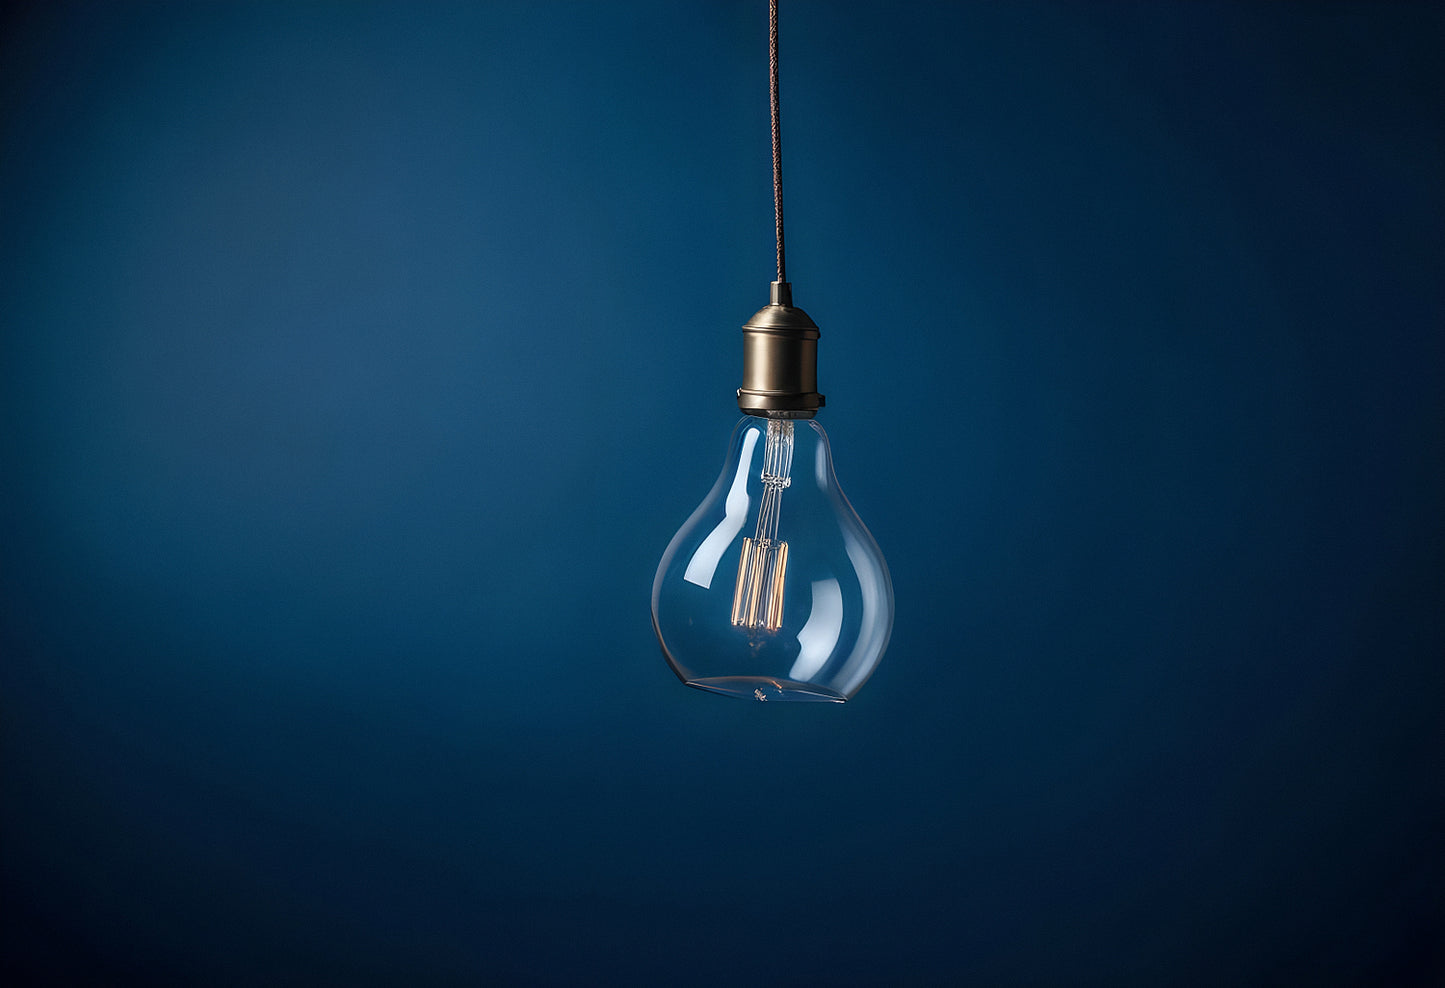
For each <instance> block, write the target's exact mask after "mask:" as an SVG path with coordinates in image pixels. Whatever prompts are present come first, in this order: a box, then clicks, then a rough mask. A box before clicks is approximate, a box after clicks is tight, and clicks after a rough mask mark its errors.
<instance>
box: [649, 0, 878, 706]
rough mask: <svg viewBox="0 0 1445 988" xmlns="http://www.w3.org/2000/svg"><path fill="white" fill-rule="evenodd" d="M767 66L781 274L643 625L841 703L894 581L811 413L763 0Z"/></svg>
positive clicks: (699, 651) (725, 670) (749, 672)
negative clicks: (726, 429) (700, 495)
mask: <svg viewBox="0 0 1445 988" xmlns="http://www.w3.org/2000/svg"><path fill="white" fill-rule="evenodd" d="M769 70H770V76H771V85H770V94H771V97H772V124H773V207H774V215H775V219H776V230H777V248H778V280H777V281H775V282H773V284H772V289H771V293H770V297H769V302H768V305H766V306H764V307H763V308H762V309H760V310H758V312H757V313H756V314H755V315H754V316H753V317H752V318H751V319H749V320H748V322H747V323H746V324H744V326H743V386H742V387H740V388H739V389H738V393H737V394H738V407H739V408H740V409H741V410H742V412H743V413H744V414H743V419H742V420H741V421H740V422H739V423H738V424H737V427H736V428H735V429H734V430H733V435H732V441H731V443H730V444H729V446H728V455H727V460H726V461H725V462H724V464H723V470H722V473H721V475H719V477H718V479H717V483H716V484H714V485H713V488H712V490H711V491H710V492H709V493H708V496H707V497H706V498H705V499H704V500H703V502H702V504H700V505H699V506H698V508H697V510H696V511H694V512H693V513H692V517H691V518H689V519H688V520H687V522H686V523H685V524H684V525H683V526H682V528H681V529H679V530H678V533H677V534H676V535H674V536H673V537H672V541H671V542H670V543H669V544H668V547H667V551H666V552H664V553H663V555H662V562H661V563H660V564H659V565H658V567H657V576H656V578H655V579H654V580H653V583H652V626H653V630H655V631H656V632H657V639H658V641H659V642H660V643H661V645H662V652H663V655H665V656H666V657H667V661H668V664H669V665H671V666H672V669H673V671H674V672H676V673H677V675H678V678H679V679H681V680H682V681H683V682H684V683H686V684H687V685H689V686H695V687H697V688H698V689H703V690H709V691H711V692H714V693H723V694H726V695H728V696H738V697H746V698H750V699H756V700H822V701H832V702H835V703H841V702H843V701H845V700H847V699H848V698H849V697H851V696H853V695H854V694H855V693H857V691H858V690H859V689H860V688H861V687H862V686H863V684H864V683H865V682H866V681H867V679H868V677H869V675H871V674H872V672H873V670H874V669H875V668H877V666H878V663H879V661H880V660H881V659H882V658H883V651H884V649H886V648H887V647H888V636H889V634H890V632H891V631H892V629H893V585H892V583H891V581H890V580H889V577H888V565H887V563H885V562H884V561H883V553H882V552H881V551H880V550H879V548H878V543H877V542H875V541H874V540H873V536H872V535H870V534H869V533H868V529H867V528H865V527H864V525H863V522H862V521H861V520H859V518H858V515H857V513H856V512H854V510H853V507H852V505H850V504H849V503H848V499H847V497H845V496H844V495H843V491H842V488H840V487H839V486H838V478H837V477H836V476H835V475H834V472H833V454H832V451H831V449H830V448H829V445H828V434H827V433H826V432H824V431H823V427H822V426H821V425H819V424H818V422H817V421H816V420H815V419H814V415H815V414H816V413H817V411H818V409H819V408H821V407H822V406H823V404H824V400H823V396H822V395H820V394H819V393H818V375H817V365H818V337H819V332H818V327H817V325H816V324H815V323H814V322H813V320H812V319H811V318H809V317H808V314H807V313H806V312H804V311H803V310H802V309H799V308H796V307H795V306H794V305H793V299H792V287H791V285H790V284H789V283H788V281H787V274H786V272H787V268H786V264H785V259H784V254H783V185H782V141H781V128H780V123H779V119H780V114H779V100H778V5H777V0H771V2H770V4H769Z"/></svg>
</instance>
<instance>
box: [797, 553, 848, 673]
mask: <svg viewBox="0 0 1445 988" xmlns="http://www.w3.org/2000/svg"><path fill="white" fill-rule="evenodd" d="M842 633H843V589H842V588H841V587H839V586H838V581H837V580H834V579H832V578H831V577H830V578H829V579H826V580H814V581H813V610H812V611H811V612H810V613H809V614H808V621H807V623H806V624H804V625H803V627H802V628H801V629H800V630H799V631H798V644H799V645H800V646H802V650H801V651H800V652H799V653H798V660H797V661H796V662H794V663H793V670H792V672H790V673H788V678H789V679H797V680H807V679H810V678H811V677H812V676H813V674H814V673H816V672H817V671H818V670H819V669H821V668H823V665H824V663H826V662H827V661H828V659H829V658H830V657H831V656H832V654H833V647H834V646H835V645H837V644H838V636H839V635H841V634H842Z"/></svg>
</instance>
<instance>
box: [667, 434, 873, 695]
mask: <svg viewBox="0 0 1445 988" xmlns="http://www.w3.org/2000/svg"><path fill="white" fill-rule="evenodd" d="M652 626H653V629H654V630H655V631H656V632H657V638H658V641H659V642H660V643H661V644H662V651H663V654H664V655H665V656H666V657H667V661H668V664H669V665H671V666H672V669H673V671H674V672H676V673H677V675H678V678H679V679H681V680H682V681H683V682H684V683H686V684H687V685H689V686H694V687H697V688H698V689H702V690H709V691H711V692H714V693H723V694H726V695H729V696H738V697H745V698H749V699H755V700H820V701H831V702H835V703H841V702H843V701H844V700H847V699H848V698H849V697H851V696H853V695H854V694H855V693H857V692H858V690H859V689H860V688H861V687H862V686H863V684H864V683H865V682H867V680H868V677H869V676H870V675H871V674H872V672H873V670H874V669H875V668H877V666H878V662H879V660H880V659H882V657H883V651H884V649H886V648H887V647H888V636H889V633H890V632H891V631H892V629H893V585H892V582H891V581H890V580H889V578H888V565H887V564H886V563H885V562H884V561H883V553H882V552H881V551H880V550H879V548H878V543H876V542H874V541H873V536H872V535H870V534H869V533H868V529H867V528H865V527H864V526H863V522H862V521H860V520H859V518H858V515H857V514H856V513H855V512H854V511H853V507H852V505H850V504H849V503H848V499H847V498H846V497H845V496H844V495H843V491H842V489H841V488H840V487H839V486H838V478H837V477H836V476H835V475H834V473H833V456H832V452H831V451H830V449H829V447H828V434H827V433H826V432H824V431H823V427H822V426H820V425H819V424H818V423H817V422H816V421H815V420H813V419H799V420H790V419H765V418H758V417H755V416H746V417H744V418H743V419H742V421H740V422H739V423H738V425H737V428H736V429H734V430H733V435H732V441H731V443H730V444H729V446H728V456H727V462H726V463H725V464H724V465H723V471H722V474H721V475H720V476H719V477H718V480H717V483H716V484H714V485H713V488H712V490H711V491H710V492H709V493H708V496H707V498H706V499H704V501H703V502H702V504H701V505H699V506H698V508H697V510H696V511H694V512H693V513H692V517H691V518H689V519H688V520H687V522H686V524H684V525H683V526H682V528H681V529H680V530H679V531H678V533H677V534H676V535H674V536H673V538H672V542H671V543H669V544H668V547H667V551H666V552H664V553H663V556H662V562H661V563H660V564H659V565H658V568H657V577H656V578H655V579H654V580H653V584H652Z"/></svg>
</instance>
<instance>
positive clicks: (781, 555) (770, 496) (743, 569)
mask: <svg viewBox="0 0 1445 988" xmlns="http://www.w3.org/2000/svg"><path fill="white" fill-rule="evenodd" d="M792 469H793V422H792V420H791V419H769V420H768V438H767V442H766V444H765V445H764V447H763V473H762V481H763V500H762V505H761V506H760V508H759V509H758V527H757V531H756V532H755V534H754V535H753V537H752V538H744V539H743V552H742V556H741V558H739V559H738V579H737V583H736V584H735V585H734V587H733V613H732V622H733V624H734V625H736V626H737V627H739V628H758V629H763V630H766V631H777V630H778V628H780V627H782V624H783V578H784V576H785V575H786V573H787V570H788V543H786V542H783V541H780V540H779V539H778V520H779V518H780V517H781V514H782V508H783V491H784V489H786V488H787V487H788V485H789V484H791V483H792V482H793V480H792Z"/></svg>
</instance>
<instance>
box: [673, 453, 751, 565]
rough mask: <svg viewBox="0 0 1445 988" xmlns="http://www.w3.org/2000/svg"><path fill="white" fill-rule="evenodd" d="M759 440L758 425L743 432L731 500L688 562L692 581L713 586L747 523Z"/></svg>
mask: <svg viewBox="0 0 1445 988" xmlns="http://www.w3.org/2000/svg"><path fill="white" fill-rule="evenodd" d="M757 444H758V432H757V430H756V429H754V430H752V431H750V432H748V433H747V434H746V435H745V436H743V452H742V456H740V457H739V458H738V471H737V473H736V474H735V475H734V476H733V484H732V486H731V487H730V488H728V496H727V501H726V503H724V505H723V520H722V521H720V522H718V526H717V528H714V529H713V530H712V532H711V533H710V534H709V535H708V537H707V538H705V539H703V541H702V545H700V546H698V547H697V551H696V552H694V553H693V554H692V558H691V559H689V560H688V562H687V572H685V573H683V575H682V578H683V579H684V580H686V581H687V582H688V583H691V584H693V585H695V586H699V587H702V588H703V589H704V590H706V589H708V588H709V587H711V586H712V578H713V576H714V575H715V574H716V573H717V564H718V563H719V562H720V561H721V560H722V556H723V553H724V552H726V551H727V547H728V545H729V544H730V543H731V542H732V540H733V539H734V538H736V537H737V534H738V533H739V532H741V531H742V530H743V525H744V524H746V523H747V520H748V466H749V464H750V463H751V462H752V458H753V447H754V446H756V445H757Z"/></svg>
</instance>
